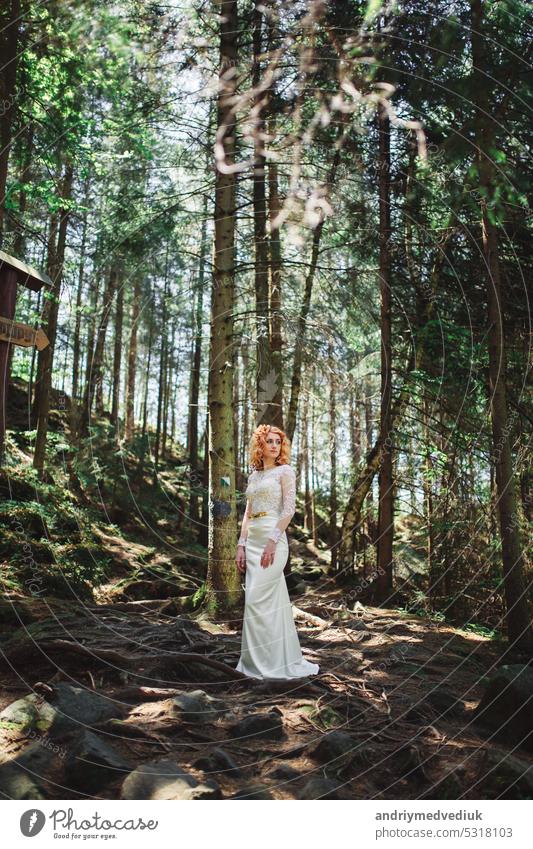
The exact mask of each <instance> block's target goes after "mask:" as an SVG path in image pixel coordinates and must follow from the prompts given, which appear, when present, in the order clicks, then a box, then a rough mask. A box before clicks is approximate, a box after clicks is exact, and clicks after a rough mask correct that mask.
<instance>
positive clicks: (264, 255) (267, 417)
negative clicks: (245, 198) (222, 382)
mask: <svg viewBox="0 0 533 849" xmlns="http://www.w3.org/2000/svg"><path fill="white" fill-rule="evenodd" d="M261 10H262V3H261V0H255V7H254V14H253V67H252V84H253V87H254V89H255V91H256V94H255V97H254V112H255V120H254V124H255V126H254V165H253V208H254V246H255V313H256V336H257V368H256V394H257V416H256V425H259V424H272V423H273V415H274V411H273V409H272V407H271V401H272V399H273V397H274V394H275V392H276V389H277V388H278V387H277V381H278V375H276V374H274V373H273V371H272V355H271V349H270V341H271V340H270V304H269V275H268V259H269V257H268V241H267V233H266V221H267V216H266V191H265V176H266V158H265V154H264V147H265V142H264V139H263V136H264V133H265V120H264V113H265V107H266V103H267V100H268V95H267V94H266V93H265V92H261V91H259V85H260V82H261V62H260V55H261V53H262V42H263V39H262V29H263V15H262V11H261Z"/></svg>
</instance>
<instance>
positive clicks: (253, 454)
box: [250, 425, 291, 469]
mask: <svg viewBox="0 0 533 849" xmlns="http://www.w3.org/2000/svg"><path fill="white" fill-rule="evenodd" d="M269 433H277V434H278V435H279V436H280V437H281V450H280V452H279V457H276V460H275V464H276V466H283V465H285V464H286V463H289V462H290V454H291V441H290V439H289V437H288V436H287V434H286V433H285V432H284V431H282V430H280V428H279V427H275V426H274V425H259V427H257V428H256V429H255V430H254V432H253V434H252V439H251V441H250V465H251V466H252V468H253V469H262V468H263V458H264V456H265V451H266V447H267V443H266V440H267V436H268V435H269Z"/></svg>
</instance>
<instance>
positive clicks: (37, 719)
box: [0, 693, 76, 736]
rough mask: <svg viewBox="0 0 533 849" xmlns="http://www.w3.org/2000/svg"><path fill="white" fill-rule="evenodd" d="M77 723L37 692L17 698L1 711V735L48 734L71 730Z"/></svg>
mask: <svg viewBox="0 0 533 849" xmlns="http://www.w3.org/2000/svg"><path fill="white" fill-rule="evenodd" d="M75 727H76V726H75V723H74V722H72V721H71V720H69V719H68V717H66V716H64V715H63V714H62V713H61V712H60V711H58V710H57V709H56V708H55V707H54V706H52V705H51V704H49V703H48V702H47V701H46V700H45V699H43V697H42V696H39V695H38V694H37V693H29V694H28V695H27V696H24V697H23V698H22V699H17V701H16V702H12V703H11V704H10V705H8V706H7V707H6V708H4V710H3V711H2V713H0V735H1V736H5V735H7V734H9V735H13V734H14V735H15V736H18V735H24V734H31V733H33V734H39V735H44V734H48V735H50V736H53V735H55V734H61V733H64V732H65V731H70V730H71V729H73V728H75Z"/></svg>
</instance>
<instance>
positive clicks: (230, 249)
mask: <svg viewBox="0 0 533 849" xmlns="http://www.w3.org/2000/svg"><path fill="white" fill-rule="evenodd" d="M219 11H220V18H219V20H220V71H219V92H218V98H217V133H216V136H217V139H216V154H217V168H216V175H215V245H214V255H213V286H212V298H211V340H210V351H209V383H208V406H209V545H208V550H209V560H208V570H207V584H206V597H205V601H206V607H207V609H208V610H209V611H210V613H211V614H212V615H215V616H218V615H225V614H226V613H228V612H230V611H231V610H232V609H234V608H235V607H236V606H237V605H239V603H240V600H241V587H240V575H239V572H238V570H237V568H236V565H235V552H236V543H237V513H236V499H235V445H234V438H233V403H232V401H233V353H232V352H233V346H234V344H235V340H234V330H233V327H234V324H233V310H234V298H235V219H236V210H235V182H236V180H235V172H234V170H233V169H232V167H231V166H232V165H233V164H234V161H235V138H236V132H235V123H236V117H235V114H234V112H233V105H232V98H233V96H234V95H235V69H236V64H237V47H236V43H237V38H238V26H239V20H238V12H237V2H236V0H222V2H221V3H220V5H219ZM222 154H223V155H222ZM228 166H229V167H228Z"/></svg>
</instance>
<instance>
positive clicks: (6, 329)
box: [0, 316, 50, 351]
mask: <svg viewBox="0 0 533 849" xmlns="http://www.w3.org/2000/svg"><path fill="white" fill-rule="evenodd" d="M0 341H1V342H11V343H12V344H13V345H22V347H23V348H31V347H32V346H33V345H35V347H36V348H37V349H38V350H39V351H42V349H43V348H46V346H47V345H49V344H50V342H49V341H48V337H47V335H46V333H45V332H44V330H42V329H41V328H40V327H39V328H37V330H36V329H35V327H30V325H29V324H21V322H20V321H12V320H11V319H9V318H4V317H3V316H0Z"/></svg>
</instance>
